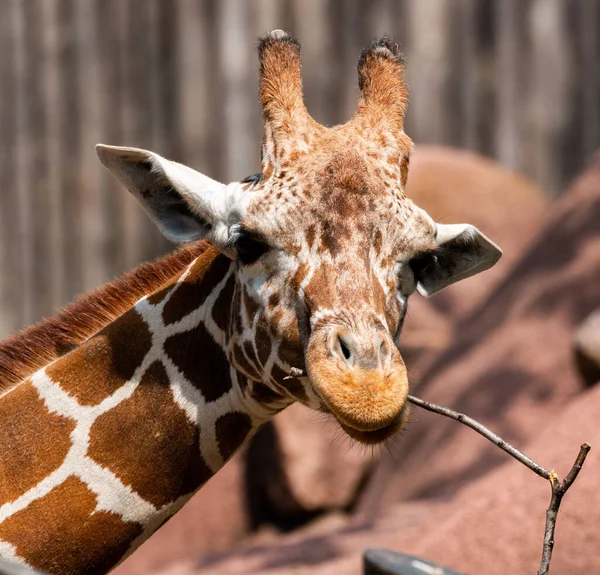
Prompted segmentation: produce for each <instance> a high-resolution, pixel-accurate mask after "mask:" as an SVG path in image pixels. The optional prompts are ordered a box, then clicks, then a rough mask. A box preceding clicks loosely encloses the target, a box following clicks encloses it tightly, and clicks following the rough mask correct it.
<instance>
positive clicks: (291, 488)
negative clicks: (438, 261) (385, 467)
mask: <svg viewBox="0 0 600 575" xmlns="http://www.w3.org/2000/svg"><path fill="white" fill-rule="evenodd" d="M407 194H408V195H409V196H410V197H411V198H412V199H413V200H414V201H415V202H416V203H417V204H418V205H420V206H421V207H423V208H424V209H426V210H427V211H428V212H429V213H430V214H431V215H432V216H433V217H434V218H436V219H437V220H441V221H444V222H469V223H472V224H474V225H476V226H478V227H480V228H481V229H482V230H483V231H484V232H485V233H486V234H487V235H489V236H490V237H491V238H493V239H494V240H495V241H496V242H497V243H498V244H500V245H501V246H502V249H503V251H504V256H503V258H502V259H501V260H500V262H499V263H498V264H497V266H495V267H494V268H493V269H492V270H490V271H488V272H486V273H483V274H480V275H478V276H476V277H474V278H471V279H469V280H468V281H465V282H461V283H459V284H455V285H453V286H451V287H450V288H448V289H447V290H445V291H444V292H442V293H440V294H437V295H436V296H434V297H432V298H430V299H424V298H420V297H419V296H414V297H413V298H412V300H411V303H410V308H411V311H410V313H409V315H408V317H407V320H406V325H405V327H404V332H403V339H402V347H403V353H404V355H405V358H406V361H407V364H408V365H409V370H410V373H411V375H412V377H418V374H419V372H420V371H422V370H423V366H424V365H425V364H426V362H427V360H429V359H430V358H431V357H432V356H433V354H435V353H437V352H438V351H439V350H441V349H443V348H444V347H446V345H447V344H448V341H449V338H450V335H451V334H452V325H453V323H454V321H455V320H456V318H458V317H459V316H461V315H462V314H464V313H465V312H466V311H468V310H469V309H470V308H472V307H474V306H475V305H477V303H478V302H480V301H481V299H482V298H483V297H484V295H485V294H487V293H488V292H489V291H490V290H491V289H492V288H493V286H494V285H496V284H497V283H498V282H499V281H500V279H501V278H503V277H505V276H506V275H507V274H508V271H509V270H510V268H511V267H512V266H513V265H514V263H515V261H516V259H517V258H518V257H519V255H520V254H521V253H522V252H523V250H524V247H525V246H526V245H527V244H528V243H529V241H530V240H531V238H532V237H533V235H534V234H535V232H536V230H537V229H539V227H540V225H541V222H542V220H543V218H544V217H545V214H546V206H547V199H546V198H545V197H544V194H543V193H542V192H541V191H540V190H539V189H538V188H537V187H536V186H534V185H533V184H532V183H531V182H529V181H528V180H526V179H525V178H523V177H521V176H518V175H516V174H513V173H511V172H508V171H507V170H505V169H503V168H502V167H501V166H500V165H499V164H497V163H496V162H493V161H491V160H487V159H485V158H483V157H481V156H478V155H475V154H472V153H470V152H462V151H457V150H452V149H448V148H440V147H434V146H419V147H418V148H417V151H416V153H415V154H414V156H413V158H412V159H411V168H410V175H409V179H408V186H407ZM375 460H376V458H374V457H373V454H372V452H371V450H368V449H364V448H363V449H361V448H357V447H353V446H352V445H351V443H350V441H349V440H348V439H347V438H346V437H345V436H344V435H343V434H342V433H341V432H340V431H339V428H338V426H337V425H336V424H335V423H332V422H328V421H327V420H326V419H325V418H324V417H321V416H319V415H316V414H315V413H314V412H311V411H310V410H308V409H306V408H305V407H303V406H301V405H295V406H292V407H291V408H289V409H287V410H286V411H285V412H284V413H282V414H280V415H279V416H278V417H277V418H276V419H275V420H274V422H273V424H271V425H269V426H268V427H267V428H266V429H264V430H263V431H262V432H261V433H260V434H258V435H257V436H256V438H255V439H254V440H253V445H252V447H251V450H250V452H249V466H250V468H251V471H250V476H251V478H252V479H251V481H252V489H251V490H250V497H251V509H252V510H253V522H254V524H255V525H256V524H262V523H269V522H274V523H276V524H278V525H279V526H281V527H283V528H289V527H293V526H294V525H297V524H300V523H302V522H304V521H306V520H307V519H310V518H311V517H313V516H314V515H315V514H317V513H320V512H324V511H328V510H331V509H349V508H351V507H352V506H353V504H354V503H355V501H356V497H357V495H358V494H359V492H360V488H361V487H362V486H363V483H364V481H365V479H366V477H367V475H368V474H369V472H370V470H371V469H372V464H373V462H374V461H375Z"/></svg>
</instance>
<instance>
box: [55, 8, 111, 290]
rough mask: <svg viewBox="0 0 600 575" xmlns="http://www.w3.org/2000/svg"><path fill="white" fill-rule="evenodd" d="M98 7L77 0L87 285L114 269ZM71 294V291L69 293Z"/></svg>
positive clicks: (80, 178) (80, 173)
mask: <svg viewBox="0 0 600 575" xmlns="http://www.w3.org/2000/svg"><path fill="white" fill-rule="evenodd" d="M58 1H59V2H60V1H62V0H58ZM96 10H97V0H78V2H77V3H76V5H75V22H76V24H75V26H76V30H77V31H76V45H77V46H78V48H77V51H78V58H77V77H78V87H77V91H78V93H79V97H80V98H81V105H80V121H79V142H80V150H79V164H78V166H75V168H77V169H76V174H77V184H76V186H77V191H78V193H79V197H80V199H79V205H80V207H81V211H80V214H79V220H80V229H81V235H80V245H81V247H80V250H81V251H80V253H81V262H82V270H81V278H80V279H81V282H82V290H83V291H87V290H90V289H93V288H96V287H98V286H99V285H100V284H101V283H103V282H105V281H107V280H108V279H110V277H111V273H112V267H111V264H110V262H109V261H107V258H106V257H105V256H106V253H105V252H106V247H107V246H106V243H107V240H108V238H109V236H110V233H111V231H110V229H111V221H110V220H109V218H108V217H107V213H106V202H107V198H106V196H107V195H108V194H106V190H103V189H102V181H103V177H105V176H107V174H105V169H104V167H103V166H102V164H101V163H100V161H99V160H98V156H97V155H96V150H95V145H96V144H97V143H100V142H104V141H105V134H104V125H103V118H102V105H103V102H104V98H105V90H106V86H105V85H103V83H102V78H101V66H102V60H101V58H102V48H101V44H102V43H103V42H104V41H105V39H104V36H102V35H100V34H99V30H98V27H97V18H96V16H97V14H96ZM106 143H107V142H106ZM111 143H117V142H111ZM103 192H104V193H103ZM115 195H116V194H115ZM71 296H72V294H68V297H71Z"/></svg>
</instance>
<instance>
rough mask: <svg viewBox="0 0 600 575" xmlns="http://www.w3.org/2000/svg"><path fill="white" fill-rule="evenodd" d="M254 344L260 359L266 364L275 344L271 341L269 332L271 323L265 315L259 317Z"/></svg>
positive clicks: (263, 364) (262, 363) (261, 362)
mask: <svg viewBox="0 0 600 575" xmlns="http://www.w3.org/2000/svg"><path fill="white" fill-rule="evenodd" d="M254 345H255V346H256V351H257V353H258V360H259V361H260V364H261V366H263V367H264V366H265V364H266V363H267V360H268V359H269V355H270V354H271V348H272V346H273V344H272V342H271V336H270V334H269V325H268V324H267V320H266V319H265V317H264V316H263V315H261V316H260V317H259V318H258V322H257V324H256V336H255V338H254Z"/></svg>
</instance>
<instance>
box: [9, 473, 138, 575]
mask: <svg viewBox="0 0 600 575" xmlns="http://www.w3.org/2000/svg"><path fill="white" fill-rule="evenodd" d="M96 504H97V498H96V495H95V494H94V493H92V491H90V490H89V489H88V488H87V486H86V485H85V483H83V482H82V481H80V480H79V479H77V478H75V477H69V478H68V479H66V480H65V482H64V483H62V484H61V485H59V486H58V487H56V488H55V489H53V490H52V491H51V492H50V493H49V494H48V495H46V496H45V497H43V498H41V499H38V500H37V501H34V502H33V503H31V504H30V505H29V506H27V507H26V508H25V509H23V510H22V511H18V512H17V513H15V514H14V515H13V516H12V517H9V518H8V519H6V520H5V521H4V522H3V523H2V524H0V539H2V540H4V541H6V542H8V543H10V544H11V545H14V546H15V547H16V552H17V554H18V555H20V556H21V557H26V558H27V562H28V563H29V564H30V565H32V566H34V567H37V568H39V569H43V570H44V571H47V572H48V573H52V574H53V575H84V574H85V575H100V574H103V573H106V572H108V571H110V570H111V568H112V567H114V566H115V565H116V564H117V563H118V561H119V560H120V559H121V558H122V557H123V555H124V554H125V553H126V552H127V550H128V549H129V545H130V544H131V542H132V541H133V540H134V539H135V538H136V537H137V536H138V535H139V534H140V533H141V532H142V528H141V526H140V525H138V524H137V523H126V522H124V521H123V520H122V519H121V518H120V517H119V516H118V515H115V514H114V513H110V512H107V511H95V508H96ZM60 510H64V512H61V511H60Z"/></svg>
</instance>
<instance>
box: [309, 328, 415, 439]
mask: <svg viewBox="0 0 600 575" xmlns="http://www.w3.org/2000/svg"><path fill="white" fill-rule="evenodd" d="M306 367H307V373H308V376H309V378H310V381H311V383H312V386H313V388H314V391H315V392H316V393H317V395H318V396H319V397H320V398H321V400H322V402H323V403H324V405H325V407H326V409H327V410H328V411H330V412H331V413H332V414H333V415H334V416H335V417H336V419H337V420H338V421H339V423H340V425H341V427H342V429H343V430H344V431H345V432H346V433H348V435H350V436H351V437H352V438H353V439H356V440H357V441H360V442H362V443H368V444H373V443H380V442H381V441H385V440H386V439H388V438H389V437H390V436H391V435H393V434H394V433H395V432H396V431H398V430H399V429H400V428H401V427H402V426H403V425H404V424H405V423H406V421H407V418H408V414H409V410H408V407H407V396H408V377H407V372H406V367H405V365H404V362H403V361H402V357H401V356H400V353H399V352H398V350H397V348H396V347H395V346H394V344H393V342H392V341H391V338H390V337H389V336H388V335H387V334H386V333H383V332H380V331H374V332H372V333H369V332H368V331H367V332H366V333H357V332H355V331H351V330H348V329H345V328H340V327H334V328H322V329H320V330H318V331H315V332H313V334H312V335H311V339H310V341H309V344H308V349H307V354H306Z"/></svg>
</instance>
